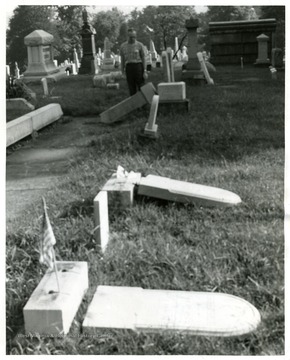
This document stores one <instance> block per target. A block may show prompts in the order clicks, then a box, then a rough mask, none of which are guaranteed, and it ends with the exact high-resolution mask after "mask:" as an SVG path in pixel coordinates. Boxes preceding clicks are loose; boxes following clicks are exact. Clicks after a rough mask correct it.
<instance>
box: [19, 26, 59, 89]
mask: <svg viewBox="0 0 290 360" xmlns="http://www.w3.org/2000/svg"><path fill="white" fill-rule="evenodd" d="M53 41H54V37H53V35H51V34H49V33H47V32H45V31H43V30H35V31H33V32H32V33H30V34H28V35H27V36H25V38H24V44H25V45H26V46H27V53H28V66H27V70H26V71H25V72H24V74H23V76H24V77H23V80H24V81H27V82H28V81H39V80H41V79H42V78H43V77H47V78H51V79H53V80H54V81H57V80H58V79H59V78H61V77H63V76H64V75H65V73H63V72H60V69H58V68H57V67H56V66H55V64H54V61H53V60H54V59H53V56H54V55H53V46H52V44H53Z"/></svg>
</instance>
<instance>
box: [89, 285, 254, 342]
mask: <svg viewBox="0 0 290 360" xmlns="http://www.w3.org/2000/svg"><path fill="white" fill-rule="evenodd" d="M260 321H261V317H260V313H259V311H258V310H257V309H256V308H255V307H254V306H253V305H252V304H250V303H249V302H247V301H246V300H244V299H242V298H239V297H236V296H233V295H229V294H223V293H212V292H211V293H207V292H193V291H174V290H149V289H142V288H137V287H135V288H134V287H121V286H98V288H97V291H96V293H95V295H94V298H93V300H92V302H91V304H90V305H89V308H88V311H87V314H86V316H85V319H84V322H83V331H84V333H86V334H93V333H94V332H95V331H98V330H99V329H104V328H108V329H130V330H133V331H144V332H160V331H167V332H168V331H171V332H172V331H174V332H186V333H187V334H191V335H202V336H224V337H226V336H237V335H243V334H247V333H249V332H252V331H254V330H255V329H256V328H257V326H258V325H259V323H260Z"/></svg>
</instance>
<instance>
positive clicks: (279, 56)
mask: <svg viewBox="0 0 290 360" xmlns="http://www.w3.org/2000/svg"><path fill="white" fill-rule="evenodd" d="M271 56H272V59H271V64H272V66H273V67H275V68H282V67H283V66H284V63H283V50H282V49H279V48H274V49H272V52H271Z"/></svg>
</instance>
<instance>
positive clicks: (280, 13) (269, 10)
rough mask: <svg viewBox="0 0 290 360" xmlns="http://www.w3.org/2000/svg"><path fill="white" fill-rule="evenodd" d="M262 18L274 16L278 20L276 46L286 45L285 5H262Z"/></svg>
mask: <svg viewBox="0 0 290 360" xmlns="http://www.w3.org/2000/svg"><path fill="white" fill-rule="evenodd" d="M260 9H261V16H260V18H261V19H271V18H274V19H276V21H277V28H276V47H280V48H284V47H285V6H261V7H260Z"/></svg>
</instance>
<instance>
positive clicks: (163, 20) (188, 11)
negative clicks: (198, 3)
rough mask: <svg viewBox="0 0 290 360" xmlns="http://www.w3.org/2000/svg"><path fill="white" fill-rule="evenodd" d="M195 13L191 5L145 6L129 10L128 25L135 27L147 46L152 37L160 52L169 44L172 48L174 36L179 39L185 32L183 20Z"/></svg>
mask: <svg viewBox="0 0 290 360" xmlns="http://www.w3.org/2000/svg"><path fill="white" fill-rule="evenodd" d="M195 15H196V13H195V10H194V7H193V6H146V7H145V8H144V9H143V10H142V11H139V12H138V11H137V10H136V9H135V10H134V11H133V12H131V19H130V20H129V26H133V27H135V28H136V30H137V32H138V39H139V40H140V41H142V42H143V43H144V44H145V45H147V47H149V40H150V39H152V40H153V41H154V43H155V47H156V50H157V51H158V52H160V51H162V50H163V49H166V48H167V47H169V46H170V47H172V48H174V44H175V37H178V38H179V39H180V38H181V37H182V36H183V35H184V34H185V32H186V29H185V21H186V20H187V19H189V18H190V17H191V16H195ZM151 30H153V31H151Z"/></svg>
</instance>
